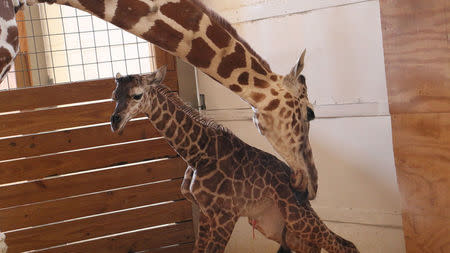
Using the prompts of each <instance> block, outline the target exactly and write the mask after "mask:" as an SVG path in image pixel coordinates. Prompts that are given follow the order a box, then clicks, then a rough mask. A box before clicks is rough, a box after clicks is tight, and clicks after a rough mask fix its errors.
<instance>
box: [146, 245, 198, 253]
mask: <svg viewBox="0 0 450 253" xmlns="http://www.w3.org/2000/svg"><path fill="white" fill-rule="evenodd" d="M193 249H194V243H187V244H182V245H178V246H175V247H170V248H165V249H162V250H151V251H149V252H148V253H181V252H183V253H184V252H192V250H193Z"/></svg>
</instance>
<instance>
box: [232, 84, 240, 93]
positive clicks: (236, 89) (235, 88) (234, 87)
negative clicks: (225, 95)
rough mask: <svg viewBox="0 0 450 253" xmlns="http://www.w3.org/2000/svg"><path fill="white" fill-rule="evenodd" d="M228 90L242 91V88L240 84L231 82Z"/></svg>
mask: <svg viewBox="0 0 450 253" xmlns="http://www.w3.org/2000/svg"><path fill="white" fill-rule="evenodd" d="M230 90H232V91H234V92H241V91H242V88H241V86H239V85H236V84H232V85H230Z"/></svg>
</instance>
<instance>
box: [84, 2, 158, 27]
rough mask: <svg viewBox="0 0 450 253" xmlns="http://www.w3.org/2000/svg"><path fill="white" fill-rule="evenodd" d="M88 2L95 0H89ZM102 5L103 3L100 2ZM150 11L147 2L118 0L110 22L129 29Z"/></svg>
mask: <svg viewBox="0 0 450 253" xmlns="http://www.w3.org/2000/svg"><path fill="white" fill-rule="evenodd" d="M89 1H90V2H95V1H92V0H89ZM102 5H103V4H102ZM149 12H150V7H149V6H148V4H146V3H143V2H142V1H139V0H119V1H118V3H117V9H116V12H115V13H114V17H113V19H112V21H111V23H113V24H115V25H117V26H119V27H121V28H123V29H125V30H129V29H131V28H132V27H133V25H134V24H136V23H137V22H138V21H139V19H141V18H142V17H144V16H147V15H148V13H149Z"/></svg>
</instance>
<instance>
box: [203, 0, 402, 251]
mask: <svg viewBox="0 0 450 253" xmlns="http://www.w3.org/2000/svg"><path fill="white" fill-rule="evenodd" d="M205 4H206V5H208V6H210V7H211V8H213V9H215V10H216V11H217V12H219V13H220V14H221V15H223V16H224V17H225V18H227V19H228V20H230V21H231V22H233V23H234V27H235V28H236V29H237V30H238V32H239V33H240V35H241V36H242V37H244V38H245V39H246V40H247V41H248V42H249V43H250V45H252V46H253V48H254V49H255V50H256V51H257V52H258V53H259V54H261V56H262V57H263V58H265V59H267V60H268V62H269V63H270V65H271V66H272V69H273V70H274V71H275V72H277V73H280V74H285V73H287V72H288V71H289V70H290V68H291V67H292V66H293V65H294V63H295V62H296V60H297V57H298V56H299V54H300V53H301V51H302V50H303V48H306V49H307V58H306V63H305V65H306V66H305V75H306V78H307V84H308V89H309V98H310V101H312V102H314V101H315V103H316V106H315V108H316V115H317V117H318V119H316V120H315V121H313V123H312V127H311V142H312V148H313V153H314V157H315V161H316V164H317V168H318V171H319V192H318V197H317V199H316V200H314V201H313V202H312V204H313V206H314V208H315V209H316V210H317V212H318V213H319V215H320V216H321V217H322V219H323V220H325V221H326V222H327V224H328V225H329V226H330V227H331V228H332V229H333V230H334V231H335V232H337V233H339V234H341V235H342V236H344V237H345V238H347V239H349V240H351V241H353V242H354V243H355V244H356V245H357V246H358V248H359V249H360V250H361V252H369V253H370V252H387V253H389V252H395V253H397V252H405V247H404V239H403V232H402V222H401V211H400V210H401V209H400V197H399V193H398V187H397V182H396V175H395V167H394V156H393V151H392V136H391V124H390V116H389V111H388V102H387V101H388V99H387V92H386V82H385V72H384V59H383V48H382V37H381V24H380V17H379V3H378V1H356V0H353V1H352V0H334V1H315V0H231V1H230V0H229V1H226V2H225V1H221V0H208V1H205ZM199 93H202V94H205V96H206V106H207V112H206V114H207V115H208V116H210V117H212V118H215V119H216V120H218V121H219V122H220V123H222V124H224V125H226V126H227V127H229V128H230V129H231V130H232V131H233V132H234V133H236V134H237V135H238V136H239V137H241V138H242V139H243V140H244V141H246V142H248V143H249V144H251V145H254V146H257V147H259V148H261V149H263V150H266V151H269V152H272V153H274V150H273V149H272V147H271V146H270V145H269V144H268V142H267V141H266V140H265V139H264V137H262V136H260V135H259V134H258V133H257V131H256V128H255V127H254V126H253V123H252V122H251V120H250V117H251V111H250V110H249V109H248V108H249V107H248V105H247V104H246V103H244V102H242V101H241V100H240V99H239V98H238V97H237V96H236V95H234V94H233V93H231V92H229V91H228V90H226V89H224V88H223V87H221V86H219V85H217V84H215V83H214V81H213V80H211V79H210V78H209V77H207V76H205V75H203V74H199ZM277 248H278V246H277V245H276V244H274V243H272V242H270V241H268V240H266V239H264V238H263V237H262V236H261V235H259V234H258V235H257V239H256V240H253V239H252V232H251V228H250V226H249V225H248V224H247V221H246V219H242V220H240V221H239V223H238V225H237V227H236V229H235V231H234V232H233V236H232V240H231V242H230V244H229V246H228V247H227V252H229V253H231V252H233V253H234V252H261V253H265V252H276V250H277Z"/></svg>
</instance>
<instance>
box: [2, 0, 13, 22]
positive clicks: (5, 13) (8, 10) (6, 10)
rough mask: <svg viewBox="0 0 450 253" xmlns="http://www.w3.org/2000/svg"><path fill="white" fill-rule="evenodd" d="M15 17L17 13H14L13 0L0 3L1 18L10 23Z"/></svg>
mask: <svg viewBox="0 0 450 253" xmlns="http://www.w3.org/2000/svg"><path fill="white" fill-rule="evenodd" d="M7 3H8V4H7ZM6 5H7V6H8V7H7V6H6ZM14 15H15V12H14V8H13V4H12V1H11V0H2V1H0V17H2V18H3V19H4V20H5V21H8V20H10V19H13V18H14Z"/></svg>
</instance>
